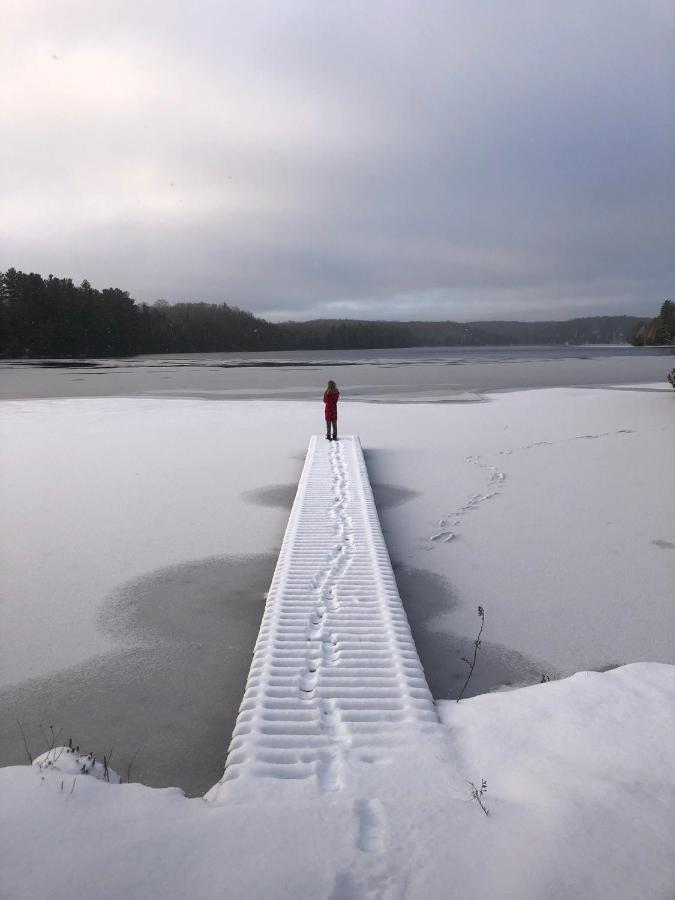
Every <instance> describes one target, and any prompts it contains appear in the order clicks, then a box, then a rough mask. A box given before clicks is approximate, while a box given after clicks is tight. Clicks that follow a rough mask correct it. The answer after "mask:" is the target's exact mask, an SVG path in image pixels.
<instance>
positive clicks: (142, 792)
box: [0, 663, 675, 900]
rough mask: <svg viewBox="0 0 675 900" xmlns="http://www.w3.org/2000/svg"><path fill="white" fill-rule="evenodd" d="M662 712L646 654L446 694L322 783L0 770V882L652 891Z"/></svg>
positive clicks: (659, 887) (668, 729) (198, 890)
mask: <svg viewBox="0 0 675 900" xmlns="http://www.w3.org/2000/svg"><path fill="white" fill-rule="evenodd" d="M674 707H675V667H674V666H666V665H659V664H656V663H649V664H647V663H645V664H636V665H632V666H625V667H622V668H620V669H616V670H614V671H612V672H607V673H604V674H598V673H580V674H577V675H574V676H572V677H571V678H569V679H565V680H563V681H558V682H551V683H548V684H541V685H535V686H533V687H529V688H521V689H519V690H516V691H512V692H508V693H498V694H491V695H485V696H483V697H476V698H473V699H470V700H465V701H462V702H461V703H460V704H459V705H457V704H453V703H449V702H447V703H444V704H443V705H442V707H441V714H442V717H443V721H444V722H445V723H446V725H447V726H448V727H447V728H443V727H442V726H438V731H437V733H436V734H435V735H426V736H425V738H424V739H423V740H420V741H419V744H418V746H417V748H416V750H415V752H414V753H410V751H409V749H406V751H405V752H404V753H396V749H395V747H394V748H392V749H391V756H390V760H389V764H388V765H378V766H372V765H371V766H366V765H365V764H362V763H361V764H359V763H358V762H357V761H356V760H355V761H354V763H353V766H351V768H350V771H349V773H348V775H349V778H348V783H347V786H345V787H344V788H343V789H342V790H341V791H338V792H333V793H323V794H322V793H320V792H319V791H318V790H317V788H316V785H315V784H313V783H311V782H308V781H301V782H298V781H287V782H281V781H279V780H274V779H270V780H268V781H265V780H260V781H258V782H257V783H253V782H251V781H248V780H247V781H246V782H245V785H241V786H240V785H238V784H237V782H236V781H234V782H229V783H227V785H226V786H225V788H226V789H225V790H223V789H221V792H220V793H219V795H218V799H217V800H215V801H211V802H208V801H205V800H201V799H196V800H188V799H186V798H185V797H183V796H182V794H181V792H180V791H178V790H177V789H172V788H167V789H163V790H158V789H152V788H146V787H143V786H141V785H138V784H123V785H113V784H105V783H102V782H100V781H97V780H94V779H92V778H91V777H90V776H87V775H82V776H79V777H77V778H75V776H73V775H71V774H67V775H64V774H62V773H61V772H59V771H58V770H57V769H56V768H52V769H49V770H44V769H43V770H40V769H38V768H37V767H33V768H30V767H28V766H19V767H14V768H6V769H2V770H0V791H1V794H2V804H0V847H1V848H2V849H1V851H0V852H1V854H2V876H1V877H2V896H3V897H11V898H38V897H70V898H73V900H76V898H90V897H97V898H114V900H119V898H122V897H124V898H138V900H145V898H148V897H163V898H170V897H175V898H183V897H188V896H189V897H193V898H195V900H201V898H216V897H236V898H270V897H274V898H317V897H326V898H328V897H331V898H335V900H338V898H339V900H355V898H404V897H405V898H413V900H414V898H425V900H428V898H445V897H451V896H462V897H466V898H485V900H487V898H494V897H499V898H513V900H530V898H531V900H542V898H554V897H555V898H569V900H578V898H581V897H583V898H585V900H588V898H598V900H605V898H608V897H611V898H614V900H623V898H626V900H628V898H630V900H635V898H647V897H648V898H650V900H667V898H672V896H673V889H674V888H675V855H674V854H673V852H672V837H673V831H672V822H673V820H672V810H673V808H675V780H674V779H673V772H675V740H673V709H674ZM57 765H58V764H57ZM67 765H68V764H67ZM483 779H485V780H486V782H487V792H486V793H485V794H484V795H483V797H482V798H481V799H482V802H483V804H484V806H485V808H486V809H487V811H488V812H489V815H485V814H484V813H483V811H482V810H481V808H480V807H479V805H478V802H477V801H476V800H474V799H473V798H472V787H471V784H470V782H473V784H474V785H475V786H476V788H477V789H478V790H480V788H481V783H482V780H483ZM240 787H241V788H243V789H242V790H239V788H240Z"/></svg>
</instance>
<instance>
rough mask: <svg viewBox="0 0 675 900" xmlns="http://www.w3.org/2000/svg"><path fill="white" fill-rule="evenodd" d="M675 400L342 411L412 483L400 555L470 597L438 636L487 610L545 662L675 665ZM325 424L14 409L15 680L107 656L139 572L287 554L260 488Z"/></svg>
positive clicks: (5, 449) (16, 404) (6, 604)
mask: <svg viewBox="0 0 675 900" xmlns="http://www.w3.org/2000/svg"><path fill="white" fill-rule="evenodd" d="M674 400H675V397H674V395H673V392H672V390H671V389H670V387H669V386H668V385H667V384H664V385H653V386H651V389H645V386H640V387H639V388H637V389H636V390H628V389H620V390H613V389H609V388H605V389H574V388H566V389H553V390H551V389H548V390H534V391H521V392H515V393H502V394H494V395H491V398H490V402H483V403H478V404H472V403H462V404H396V405H387V404H367V403H350V402H349V399H348V398H345V399H344V400H343V401H341V403H342V406H341V424H343V425H344V427H345V429H346V430H348V431H350V432H353V433H355V434H359V435H360V437H361V441H362V444H363V446H364V448H365V450H366V455H367V464H368V470H369V474H370V477H371V481H373V482H375V483H389V484H394V485H399V486H402V487H405V488H407V489H409V490H411V491H415V492H417V496H415V497H413V498H412V499H411V500H409V502H407V503H404V504H402V505H400V506H396V507H395V508H394V509H392V510H390V511H385V512H384V513H383V514H382V525H383V530H384V533H385V538H386V541H387V546H388V548H389V551H390V555H391V557H392V560H394V561H395V562H396V563H398V564H400V565H402V566H405V567H408V568H411V569H421V570H425V571H427V572H431V573H435V574H437V575H438V576H441V577H442V578H444V579H446V580H447V582H448V584H449V585H450V587H451V591H452V594H453V596H454V597H456V598H458V600H459V602H458V604H457V606H456V608H452V609H451V610H449V611H445V612H444V611H440V612H439V613H438V615H437V616H436V619H435V620H434V621H430V622H428V623H427V624H426V627H428V628H429V629H431V630H435V631H438V632H447V633H452V634H456V635H460V636H463V637H466V638H468V639H472V638H473V636H474V631H475V621H474V620H475V610H476V607H477V606H478V605H483V606H484V607H485V610H486V620H487V633H486V639H487V640H490V641H493V642H495V643H496V644H498V645H499V647H500V648H504V649H506V650H511V651H517V652H518V653H521V654H523V655H524V656H525V657H527V658H528V659H530V660H533V661H534V665H535V667H536V668H538V669H539V670H541V671H550V672H554V673H556V674H561V675H565V674H571V673H572V672H574V671H577V670H578V669H581V668H600V667H603V666H607V665H615V664H617V663H624V662H635V661H640V660H646V659H650V660H656V661H662V662H675V652H674V650H673V645H672V640H671V638H670V635H671V633H672V628H671V627H670V626H671V625H673V624H674V623H673V610H672V585H673V583H675V553H674V552H673V545H674V544H675V532H674V525H673V516H672V492H671V491H668V490H667V489H664V488H665V487H666V485H665V484H664V474H667V473H668V472H669V469H668V464H667V460H669V459H670V457H671V455H672V446H673V441H674V438H675V416H674V415H673V402H674ZM321 415H322V407H321V404H320V403H319V404H318V405H311V404H308V403H295V402H278V403H266V402H264V401H256V402H240V403H238V402H222V403H213V402H210V401H206V400H169V399H164V400H156V399H98V400H56V401H54V400H51V401H8V402H5V403H3V404H1V405H0V429H1V432H0V493H1V494H2V499H3V503H2V504H1V505H0V530H2V533H3V535H4V536H5V540H4V541H3V544H2V548H1V549H0V566H1V568H2V571H3V583H2V589H1V602H2V614H3V622H4V623H5V628H4V629H3V632H2V635H1V636H0V660H2V663H1V667H2V669H1V672H0V683H1V684H2V685H8V684H12V683H18V682H19V681H20V680H21V679H23V678H26V677H29V676H35V675H39V674H43V673H44V674H48V673H50V672H53V671H57V670H58V669H60V668H63V667H64V666H66V665H68V666H73V665H75V664H76V663H78V662H79V661H84V660H86V659H90V658H93V657H95V656H97V655H98V654H100V653H102V652H105V651H106V650H110V649H112V645H111V639H110V638H109V637H106V636H105V635H104V634H102V633H101V631H100V629H98V628H97V615H98V612H99V611H100V609H101V607H102V605H103V604H104V602H105V601H106V598H108V597H110V595H111V594H112V593H113V592H115V591H119V590H122V589H123V587H124V584H125V583H128V582H129V581H130V580H132V579H133V578H135V577H139V576H141V575H145V574H147V573H148V572H150V571H153V570H156V569H159V568H161V567H165V566H169V565H174V564H177V563H181V562H186V561H188V560H200V559H204V558H207V557H212V556H221V555H223V554H229V555H236V554H246V553H252V552H256V553H258V552H277V550H278V547H279V546H280V543H281V539H282V536H283V530H284V527H285V523H286V518H287V513H286V511H285V510H280V509H274V508H266V507H263V506H260V505H252V504H251V503H248V502H246V499H245V497H246V494H247V492H249V491H254V490H256V489H258V488H261V487H264V486H266V485H267V486H269V485H272V486H273V485H279V484H297V481H298V477H299V475H300V470H301V466H302V460H303V459H304V456H305V453H306V449H307V440H308V435H310V434H311V433H313V432H314V431H315V430H316V429H317V425H318V423H317V418H318V419H319V420H320V419H321ZM149 498H151V502H149ZM441 523H443V524H441ZM450 533H452V535H453V537H452V539H451V540H447V538H448V536H449V534H450ZM439 535H440V537H439ZM432 538H435V539H434V540H432ZM64 610H67V614H66V615H64ZM36 621H39V622H40V623H41V627H40V628H39V629H38V628H35V622H36Z"/></svg>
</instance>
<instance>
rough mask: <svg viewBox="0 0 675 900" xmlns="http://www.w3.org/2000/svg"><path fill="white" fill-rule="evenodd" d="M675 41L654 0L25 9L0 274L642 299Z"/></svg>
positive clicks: (674, 266)
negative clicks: (646, 0)
mask: <svg viewBox="0 0 675 900" xmlns="http://www.w3.org/2000/svg"><path fill="white" fill-rule="evenodd" d="M674 35H675V13H674V12H673V9H672V6H671V5H670V4H669V3H666V2H659V0H654V2H652V3H650V4H649V5H646V6H645V5H644V4H638V3H637V2H627V0H612V2H604V0H598V2H595V3H593V4H587V3H581V2H576V0H575V2H571V3H568V4H565V5H564V6H563V5H550V4H541V3H538V2H534V0H533V2H525V0H514V2H513V3H508V4H507V3H502V2H498V0H492V2H486V3H480V4H466V3H460V2H450V3H447V2H440V0H438V2H436V0H430V2H429V3H425V4H419V3H413V2H403V0H397V2H384V0H382V2H373V3H369V4H357V3H355V2H343V3H341V4H315V3H309V2H300V0H294V2H291V0H287V2H284V0H282V2H277V0H275V2H251V3H247V4H241V3H230V4H223V3H216V2H213V3H202V4H199V6H198V7H195V6H194V5H193V4H187V3H186V2H175V0H174V2H167V3H163V4H160V3H143V2H140V3H133V4H132V3H130V2H126V0H124V2H116V3H112V2H110V0H101V2H98V3H96V4H90V3H88V2H87V3H85V2H75V0H71V2H64V0H51V2H25V3H23V4H16V5H15V7H14V9H13V10H12V11H10V13H9V14H8V17H7V21H6V22H5V27H4V28H3V33H2V37H0V41H3V42H4V45H3V46H0V51H2V52H1V53H0V60H2V61H1V62H0V67H2V68H3V69H4V71H0V121H2V123H3V126H4V127H3V139H2V141H0V221H2V223H3V224H2V225H0V268H4V267H7V266H9V265H14V266H16V267H18V268H23V269H29V270H35V271H41V272H43V273H47V272H54V273H55V274H62V275H71V276H73V277H75V278H76V279H80V278H83V277H87V278H89V279H90V280H91V281H92V282H93V283H94V284H96V285H98V286H105V285H108V284H113V285H115V286H120V287H124V288H125V289H128V290H129V291H130V292H131V293H132V295H133V296H135V297H136V298H137V299H139V300H147V301H152V300H154V299H156V298H157V297H166V298H167V299H169V300H182V299H185V300H209V301H223V300H224V301H227V302H230V303H233V304H237V305H240V306H242V307H244V308H249V309H251V310H253V311H255V312H257V313H260V314H264V315H269V316H271V317H273V318H277V319H279V318H287V317H296V318H298V317H300V318H302V317H316V316H322V315H325V316H334V315H350V316H359V317H364V318H386V317H396V318H439V319H440V318H446V317H452V318H458V319H472V318H490V317H504V318H526V317H529V318H564V317H565V316H570V315H582V314H596V313H603V312H606V313H612V312H636V313H640V312H642V313H645V314H651V313H653V312H654V310H655V309H656V308H657V307H658V305H659V304H660V302H661V301H662V300H663V299H664V298H665V297H666V296H668V295H669V294H672V284H673V275H674V270H675V263H674V260H675V254H674V253H673V247H674V246H675V224H674V220H673V216H672V209H673V208H674V206H675V170H674V167H673V158H674V155H675V129H674V128H673V114H674V112H675V110H674V109H673V94H672V85H673V83H675V63H674V62H673V60H675V52H674V51H675V38H674Z"/></svg>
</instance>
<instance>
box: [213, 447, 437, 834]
mask: <svg viewBox="0 0 675 900" xmlns="http://www.w3.org/2000/svg"><path fill="white" fill-rule="evenodd" d="M437 722H438V719H437V716H436V712H435V709H434V706H433V701H432V699H431V695H430V693H429V689H428V687H427V684H426V680H425V678H424V674H423V672H422V668H421V665H420V662H419V658H418V656H417V651H416V649H415V645H414V643H413V640H412V637H411V634H410V628H409V626H408V622H407V619H406V616H405V613H404V611H403V606H402V604H401V600H400V597H399V594H398V589H397V587H396V582H395V579H394V575H393V572H392V569H391V563H390V560H389V554H388V552H387V548H386V545H385V543H384V539H383V537H382V531H381V528H380V524H379V520H378V517H377V512H376V509H375V504H374V501H373V496H372V490H371V488H370V482H369V480H368V474H367V471H366V467H365V462H364V459H363V452H362V450H361V445H360V442H359V440H358V438H357V437H345V438H342V439H341V440H340V441H339V442H332V443H325V442H323V441H320V440H318V439H317V438H315V437H313V438H312V439H311V442H310V446H309V450H308V454H307V459H306V462H305V467H304V470H303V474H302V477H301V479H300V484H299V486H298V493H297V496H296V499H295V503H294V505H293V509H292V511H291V516H290V519H289V523H288V527H287V530H286V535H285V537H284V542H283V546H282V548H281V552H280V554H279V561H278V563H277V568H276V571H275V574H274V577H273V579H272V585H271V587H270V591H269V594H268V598H267V604H266V608H265V613H264V616H263V620H262V625H261V628H260V634H259V636H258V641H257V643H256V647H255V651H254V655H253V662H252V665H251V670H250V673H249V678H248V682H247V686H246V691H245V694H244V698H243V701H242V704H241V707H240V711H239V716H238V718H237V723H236V726H235V729H234V732H233V737H232V742H231V744H230V749H229V754H228V758H227V763H226V768H225V774H224V776H223V780H224V781H228V780H230V779H233V778H247V777H256V778H284V779H315V780H316V783H317V785H318V787H319V789H320V790H321V791H325V792H331V791H339V790H340V789H341V788H342V787H343V786H344V785H345V784H346V783H348V780H349V773H350V770H352V769H353V768H354V767H356V766H364V765H367V764H369V763H377V762H382V761H386V758H387V755H388V754H389V753H390V752H392V749H393V748H396V750H399V749H400V748H401V747H405V745H406V743H407V742H408V741H410V743H411V745H412V741H413V740H414V739H416V737H417V735H418V733H419V730H420V729H421V728H425V727H429V726H430V725H432V726H435V725H436V724H437ZM355 816H356V821H357V830H358V838H357V844H358V847H359V848H360V849H361V850H363V851H364V852H369V851H371V850H378V849H379V848H380V846H381V843H382V841H383V839H384V838H383V835H384V832H385V828H384V812H383V808H382V806H381V804H379V802H378V801H376V800H370V801H363V802H359V803H358V804H357V806H356V808H355Z"/></svg>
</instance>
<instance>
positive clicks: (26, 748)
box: [16, 719, 33, 766]
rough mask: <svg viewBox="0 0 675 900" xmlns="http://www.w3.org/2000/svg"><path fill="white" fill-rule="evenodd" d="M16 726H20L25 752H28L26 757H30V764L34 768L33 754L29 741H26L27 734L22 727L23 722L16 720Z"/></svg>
mask: <svg viewBox="0 0 675 900" xmlns="http://www.w3.org/2000/svg"><path fill="white" fill-rule="evenodd" d="M16 724H17V725H18V726H19V731H20V732H21V739H22V741H23V746H24V750H25V751H26V756H27V757H28V762H29V763H30V765H31V766H32V765H33V754H32V753H31V752H30V748H29V746H28V741H27V739H26V734H25V732H24V730H23V728H22V727H21V722H19V720H18V719H17V720H16Z"/></svg>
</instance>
